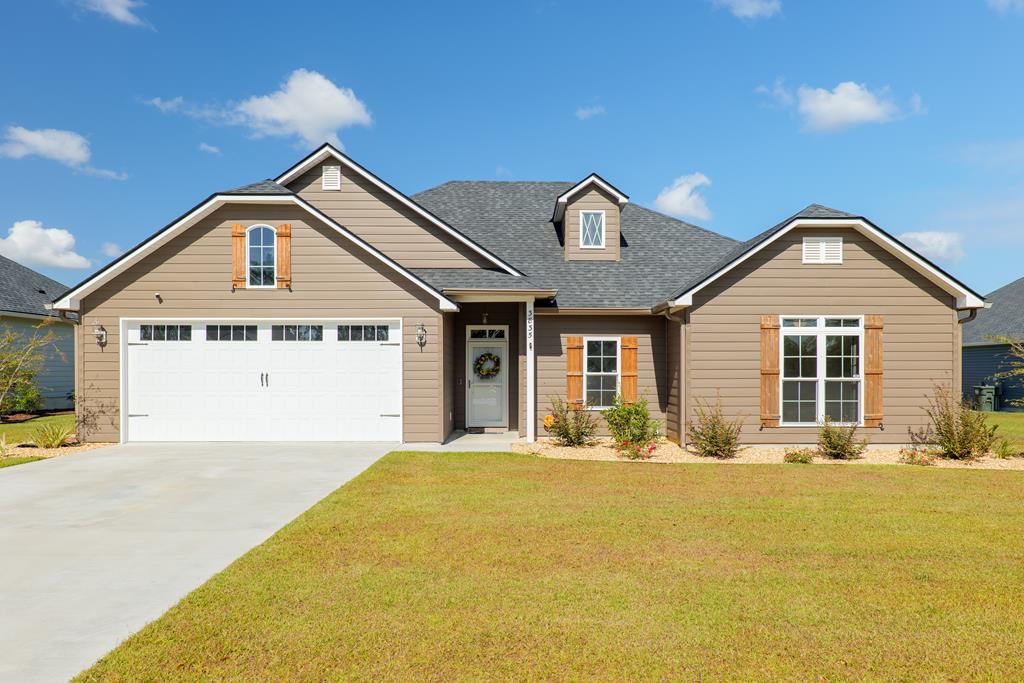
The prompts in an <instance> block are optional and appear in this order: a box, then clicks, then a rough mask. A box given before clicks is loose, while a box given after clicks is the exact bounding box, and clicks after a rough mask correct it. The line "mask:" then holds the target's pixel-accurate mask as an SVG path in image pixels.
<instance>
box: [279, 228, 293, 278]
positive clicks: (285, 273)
mask: <svg viewBox="0 0 1024 683" xmlns="http://www.w3.org/2000/svg"><path fill="white" fill-rule="evenodd" d="M291 286H292V226H291V224H289V223H284V224H283V225H279V226H277V288H278V289H290V288H291Z"/></svg>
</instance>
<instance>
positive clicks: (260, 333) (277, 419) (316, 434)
mask: <svg viewBox="0 0 1024 683" xmlns="http://www.w3.org/2000/svg"><path fill="white" fill-rule="evenodd" d="M125 332H126V336H127V346H126V354H125V359H124V362H125V372H124V378H125V397H124V399H125V401H126V403H127V408H128V410H127V417H126V420H127V425H126V427H127V434H126V437H125V438H126V440H128V441H401V440H402V346H401V338H402V335H401V329H400V323H399V322H398V321H378V320H358V321H357V320H351V321H349V320H345V321H296V322H276V321H273V322H266V321H264V322H257V321H237V320H228V321H207V320H193V321H177V320H175V321H156V320H154V321H144V322H131V323H127V324H126V330H125Z"/></svg>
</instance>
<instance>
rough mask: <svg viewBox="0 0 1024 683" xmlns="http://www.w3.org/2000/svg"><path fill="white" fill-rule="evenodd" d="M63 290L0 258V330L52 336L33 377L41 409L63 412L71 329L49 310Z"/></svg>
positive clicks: (71, 383) (70, 379)
mask: <svg viewBox="0 0 1024 683" xmlns="http://www.w3.org/2000/svg"><path fill="white" fill-rule="evenodd" d="M66 289H67V285H62V284H61V283H59V282H57V281H56V280H51V279H50V278H48V277H46V276H45V275H43V274H41V273H37V272H36V271H34V270H32V269H31V268H26V267H25V266H23V265H21V264H20V263H16V262H14V261H12V260H11V259H9V258H7V257H5V256H0V330H3V329H4V328H6V329H9V330H13V331H15V332H19V333H21V334H23V335H26V336H31V335H35V334H47V333H50V332H52V333H53V335H54V341H53V344H52V345H50V347H49V348H48V349H47V350H46V359H45V361H44V363H43V367H42V370H41V371H40V373H39V375H38V376H37V378H36V384H37V386H38V387H39V393H40V395H41V398H42V399H43V409H44V410H67V409H70V408H71V407H72V406H73V405H74V401H73V400H72V392H74V388H75V372H74V328H73V327H72V324H71V323H70V322H69V321H67V320H64V319H62V318H60V317H59V316H58V315H57V313H56V312H54V311H52V310H50V308H49V305H50V302H51V301H52V300H53V298H54V297H55V296H58V295H59V294H60V293H61V292H63V291H65V290H66ZM40 325H43V327H42V328H41V327H40Z"/></svg>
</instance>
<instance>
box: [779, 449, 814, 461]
mask: <svg viewBox="0 0 1024 683" xmlns="http://www.w3.org/2000/svg"><path fill="white" fill-rule="evenodd" d="M782 460H783V461H785V462H791V463H798V464H800V465H810V464H811V463H812V462H814V449H812V448H787V449H786V454H785V455H783V456H782Z"/></svg>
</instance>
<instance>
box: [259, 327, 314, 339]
mask: <svg viewBox="0 0 1024 683" xmlns="http://www.w3.org/2000/svg"><path fill="white" fill-rule="evenodd" d="M270 339H271V341H286V342H288V341H300V342H303V341H304V342H318V341H323V340H324V326H323V325H271V326H270Z"/></svg>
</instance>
